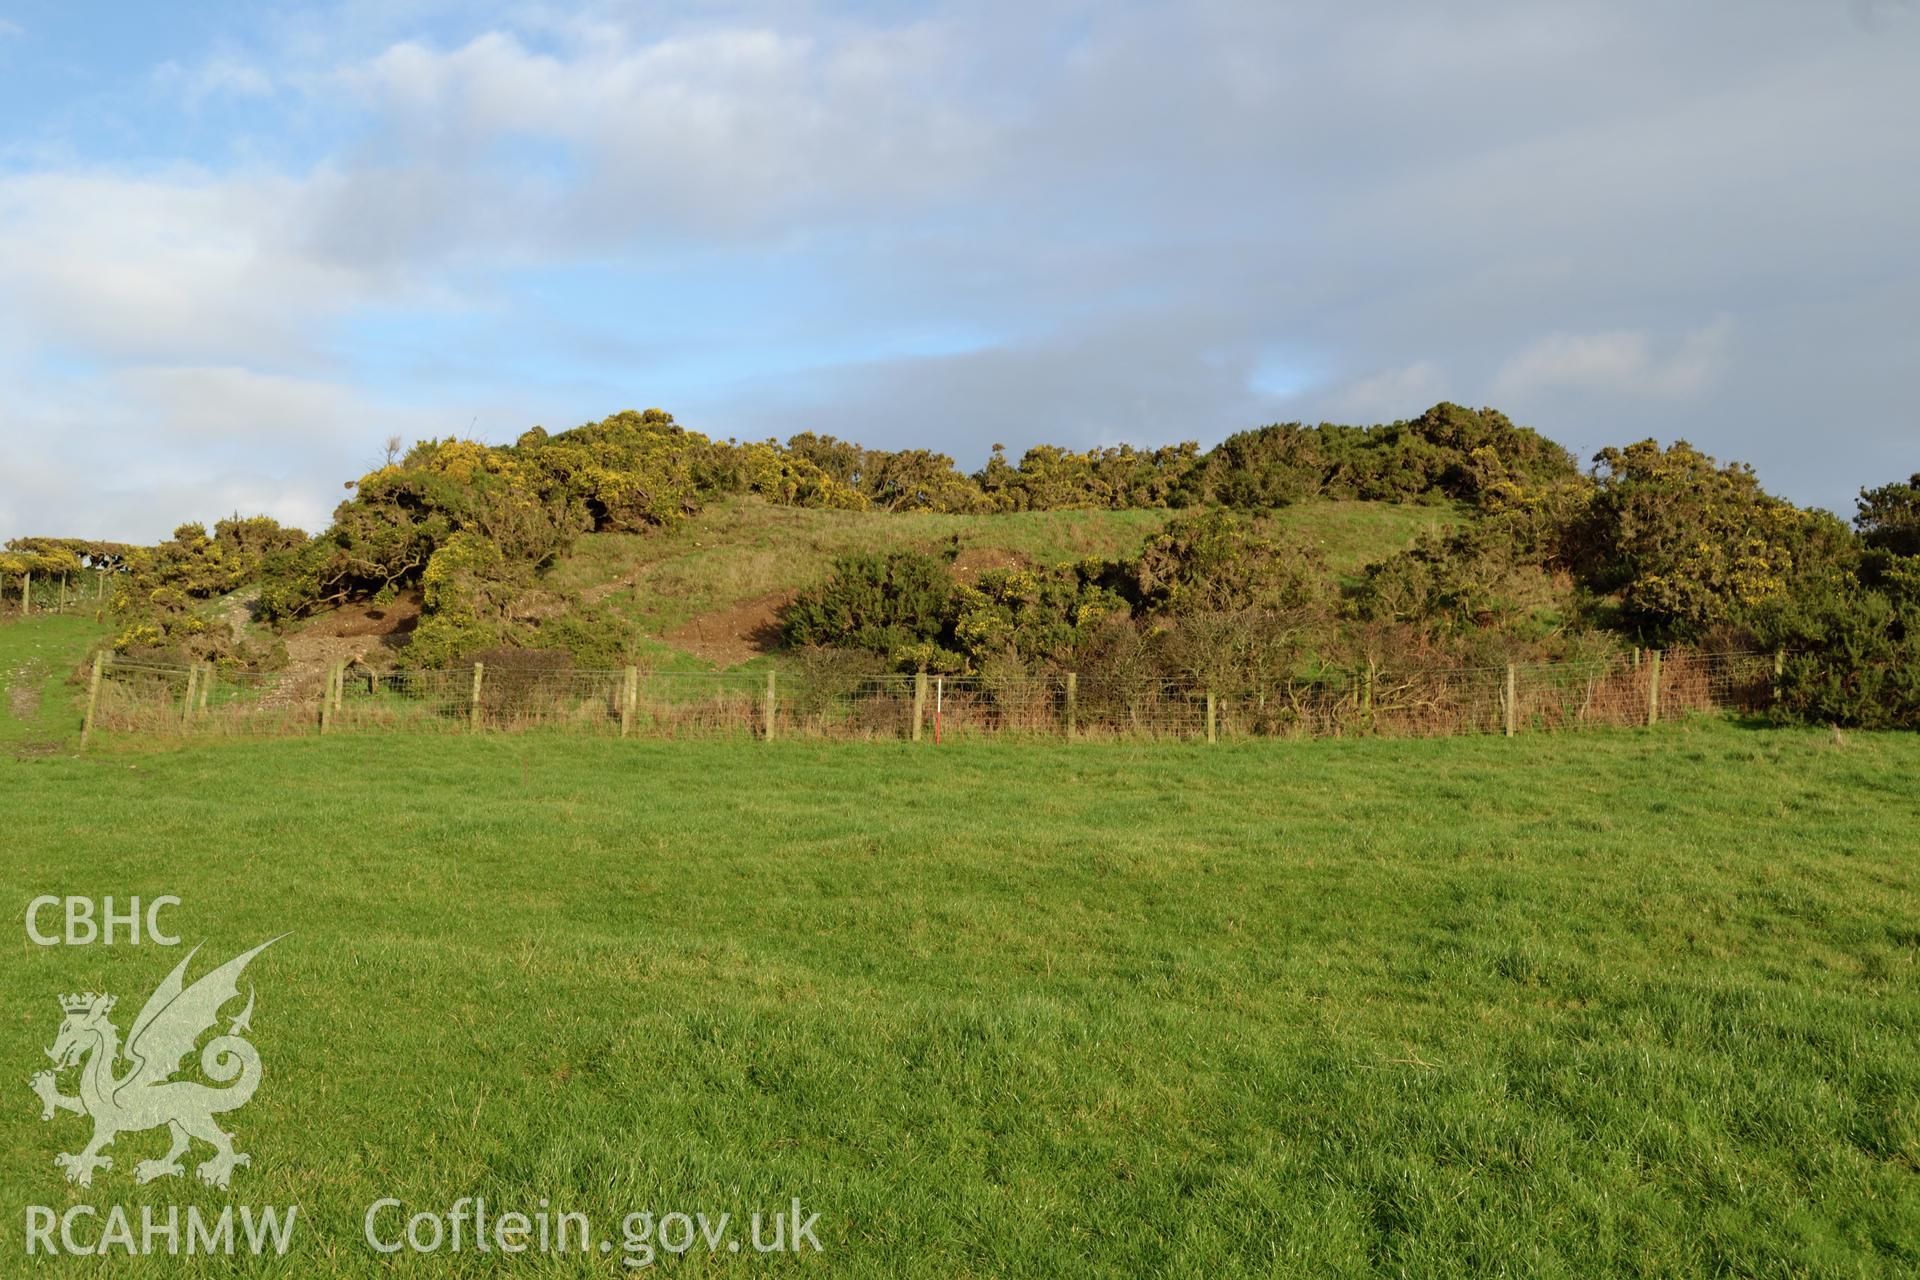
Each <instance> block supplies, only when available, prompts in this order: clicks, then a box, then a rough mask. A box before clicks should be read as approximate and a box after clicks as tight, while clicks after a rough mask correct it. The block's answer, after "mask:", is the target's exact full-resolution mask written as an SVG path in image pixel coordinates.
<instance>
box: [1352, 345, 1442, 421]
mask: <svg viewBox="0 0 1920 1280" xmlns="http://www.w3.org/2000/svg"><path fill="white" fill-rule="evenodd" d="M1446 389H1447V376H1446V372H1445V371H1444V370H1442V369H1441V367H1440V366H1439V365H1438V364H1436V363H1434V362H1433V361H1431V360H1416V361H1414V362H1413V363H1412V364H1409V365H1404V366H1402V367H1401V368H1398V369H1388V370H1385V371H1383V372H1380V373H1376V374H1373V375H1371V376H1370V377H1365V378H1360V379H1358V380H1356V381H1354V382H1350V383H1348V384H1347V385H1345V386H1343V387H1340V388H1338V389H1336V390H1335V391H1333V392H1332V393H1331V394H1330V395H1329V396H1328V397H1327V403H1328V404H1329V405H1330V406H1332V408H1333V409H1334V411H1335V412H1336V413H1338V414H1339V415H1341V418H1342V420H1343V421H1351V422H1389V421H1392V420H1394V419H1397V418H1411V417H1413V416H1414V415H1415V414H1417V413H1419V412H1421V411H1422V410H1425V409H1428V408H1431V407H1432V406H1433V405H1435V404H1437V403H1438V402H1440V401H1441V400H1444V399H1446Z"/></svg>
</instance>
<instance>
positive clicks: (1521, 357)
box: [1493, 317, 1733, 398]
mask: <svg viewBox="0 0 1920 1280" xmlns="http://www.w3.org/2000/svg"><path fill="white" fill-rule="evenodd" d="M1732 333H1733V325H1732V322H1731V321H1730V320H1728V319H1727V318H1726V317H1721V318H1719V319H1716V320H1714V321H1712V322H1711V323H1709V324H1707V325H1705V326H1703V327H1701V328H1699V329H1695V330H1693V331H1692V332H1690V333H1687V334H1685V335H1683V336H1682V337H1681V338H1680V340H1679V341H1678V342H1677V343H1675V344H1674V345H1673V347H1672V349H1671V350H1670V351H1669V352H1667V353H1666V354H1664V355H1663V354H1661V353H1660V352H1658V351H1656V349H1655V342H1654V339H1653V336H1652V335H1651V334H1649V333H1648V332H1646V331H1645V330H1638V329H1622V330H1614V331H1611V332H1605V333H1586V334H1580V333H1552V334H1548V335H1547V336H1546V337H1544V338H1541V339H1540V340H1538V341H1537V342H1534V343H1532V344H1530V345H1528V346H1527V347H1526V348H1524V349H1523V350H1521V351H1520V352H1519V353H1517V354H1516V355H1515V356H1514V357H1513V358H1512V359H1510V360H1508V361H1507V362H1506V364H1505V365H1503V366H1502V367H1501V369H1500V371H1499V372H1498V373H1497V374H1495V375H1494V380H1493V387H1494V391H1495V393H1496V394H1497V395H1500V396H1511V397H1515V398H1524V397H1528V396H1533V395H1537V394H1539V393H1541V392H1545V391H1556V390H1574V391H1589V392H1601V393H1609V394H1618V395H1634V396H1658V397H1670V398H1680V397H1686V396H1696V395H1699V394H1700V393H1701V392H1703V391H1706V390H1708V389H1710V388H1711V387H1712V386H1713V385H1714V383H1715V382H1716V381H1717V380H1718V378H1719V376H1720V374H1721V372H1722V370H1723V369H1724V368H1725V366H1726V363H1727V356H1728V351H1729V348H1730V345H1731V340H1732Z"/></svg>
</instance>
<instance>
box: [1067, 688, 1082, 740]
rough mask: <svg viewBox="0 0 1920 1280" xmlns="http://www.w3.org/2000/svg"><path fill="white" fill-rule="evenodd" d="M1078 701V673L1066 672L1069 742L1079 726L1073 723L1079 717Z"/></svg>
mask: <svg viewBox="0 0 1920 1280" xmlns="http://www.w3.org/2000/svg"><path fill="white" fill-rule="evenodd" d="M1079 701H1080V675H1079V673H1078V672H1075V671H1069V672H1067V741H1069V742H1071V741H1073V735H1074V732H1075V731H1076V730H1077V729H1078V728H1079V726H1078V724H1076V723H1075V722H1076V721H1077V720H1078V718H1079V711H1080V707H1079Z"/></svg>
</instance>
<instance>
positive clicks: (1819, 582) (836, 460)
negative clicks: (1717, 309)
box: [0, 404, 1920, 725]
mask: <svg viewBox="0 0 1920 1280" xmlns="http://www.w3.org/2000/svg"><path fill="white" fill-rule="evenodd" d="M351 487H352V488H353V490H354V493H353V496H352V497H350V498H349V499H348V500H347V501H346V502H344V503H342V504H341V505H340V507H339V509H338V510H337V511H336V512H335V516H334V521H333V523H332V525H331V526H330V527H329V528H327V529H326V530H324V531H322V532H321V533H320V534H318V535H317V536H313V537H309V536H307V535H306V534H305V533H303V532H301V531H299V530H291V529H282V528H280V527H279V526H278V525H276V524H274V522H272V521H271V520H267V519H265V518H260V517H256V518H252V519H240V518H238V517H236V518H234V519H231V520H226V521H221V522H220V523H219V524H217V525H216V526H215V527H214V530H213V531H212V533H211V534H209V533H208V532H207V531H206V530H205V529H203V528H201V527H200V526H197V525H188V526H183V527H182V528H181V529H180V530H178V531H177V532H176V534H175V536H174V538H173V539H171V540H169V541H168V542H166V543H163V544H161V545H160V546H158V547H156V548H152V549H147V550H134V551H125V550H123V549H114V548H108V547H106V546H105V545H104V544H103V545H102V546H101V547H100V548H99V549H98V550H97V552H96V551H94V550H89V549H87V548H86V547H84V546H79V545H75V546H65V547H62V546H54V545H52V544H51V540H26V541H24V542H21V543H15V544H12V548H13V549H12V552H11V554H12V555H13V556H14V558H15V560H16V561H18V562H19V566H20V567H24V566H25V564H26V561H27V560H31V561H32V562H33V564H34V565H36V566H39V567H40V569H41V571H43V572H44V571H46V569H47V568H48V567H49V566H50V565H51V564H52V563H53V562H56V561H58V562H59V563H60V564H62V565H64V564H66V563H67V562H71V563H72V564H74V565H78V564H80V563H82V562H87V563H112V564H114V565H115V567H119V568H123V569H124V570H125V571H124V572H122V573H121V574H120V575H119V578H120V590H119V591H118V592H117V594H116V597H115V602H114V613H115V616H116V621H117V633H116V641H115V643H116V645H117V646H118V647H119V648H120V649H122V650H123V651H127V652H133V653H144V654H150V655H163V654H173V655H176V656H192V657H195V658H202V659H213V660H216V661H225V662H230V663H241V664H253V665H261V664H272V663H274V662H276V661H281V660H283V659H282V657H281V652H282V651H281V649H280V648H279V646H278V644H277V642H276V636H275V633H276V632H284V631H286V630H288V629H290V628H298V627H300V626H301V625H303V622H304V620H305V619H309V618H312V617H314V616H316V615H322V614H325V613H326V612H327V611H329V610H332V609H336V608H339V607H341V606H343V605H354V606H365V607H372V608H379V607H385V606H389V605H393V606H396V608H397V610H398V611H399V612H402V613H405V614H406V615H407V621H408V623H409V625H410V626H412V627H413V630H412V631H411V636H410V640H409V641H408V643H407V646H406V649H405V660H406V661H407V662H408V663H409V664H411V665H446V664H452V663H458V662H465V661H469V660H471V659H472V658H473V657H474V656H476V655H480V654H484V653H488V652H494V651H497V650H500V649H502V648H517V649H538V650H543V651H546V652H547V653H549V654H550V655H552V656H553V657H554V659H555V660H558V661H566V662H575V663H579V664H582V665H590V666H602V667H604V666H613V665H619V664H622V663H625V662H629V661H633V660H636V659H641V660H645V661H648V662H658V661H661V660H663V658H665V659H668V660H671V659H670V655H669V653H668V651H669V650H670V649H671V648H672V647H673V646H672V645H671V644H670V643H669V641H668V639H667V637H669V636H670V634H671V633H672V631H673V629H674V628H675V627H680V626H686V625H689V624H691V623H692V622H694V621H696V620H698V619H699V618H700V617H701V615H702V613H703V610H704V609H722V610H724V609H737V610H744V611H746V613H744V614H743V615H742V617H741V619H739V620H737V621H738V622H739V623H740V624H741V625H745V624H746V623H752V624H753V625H754V626H756V627H757V628H758V630H759V632H760V633H764V634H765V635H766V636H767V637H768V638H769V642H773V641H783V642H784V643H785V644H786V645H787V646H788V647H789V648H790V649H795V650H805V651H808V653H809V654H813V655H816V656H817V655H822V654H824V655H826V656H827V657H829V658H831V659H832V660H833V661H835V662H838V663H840V664H842V665H846V666H849V667H850V668H853V669H873V670H879V669H885V668H895V669H899V668H906V669H921V670H935V671H963V670H964V671H976V672H1005V673H1009V674H1013V673H1020V672H1038V671H1045V670H1049V669H1060V668H1067V667H1071V668H1073V669H1077V670H1080V671H1082V672H1108V673H1116V674H1118V673H1124V674H1128V675H1131V676H1146V677H1151V676H1156V675H1158V676H1174V675H1178V676H1184V677H1189V678H1196V677H1197V678H1204V679H1206V680H1207V681H1208V682H1209V683H1210V684H1216V685H1219V686H1222V687H1223V688H1236V687H1238V688H1247V687H1256V686H1258V685H1260V684H1261V682H1263V681H1270V680H1273V679H1276V678H1282V677H1299V676H1301V675H1303V674H1305V675H1308V676H1311V674H1312V673H1313V672H1315V671H1318V670H1340V669H1344V670H1356V669H1360V668H1363V667H1364V668H1367V669H1369V670H1372V669H1379V668H1392V669H1400V670H1407V669H1412V668H1437V667H1442V666H1447V665H1468V664H1480V663H1486V662H1496V661H1515V660H1520V661H1537V660H1547V659H1554V658H1561V657H1567V656H1576V655H1581V654H1587V653H1592V652H1595V651H1597V650H1601V649H1605V648H1610V647H1616V646H1620V645H1624V644H1650V645H1662V646H1664V645H1668V644H1673V643H1692V644H1700V645H1707V646H1710V647H1719V648H1767V649H1772V648H1776V647H1780V648H1785V649H1787V650H1788V651H1789V659H1788V671H1787V673H1786V678H1785V681H1784V695H1785V696H1784V697H1783V699H1782V700H1781V701H1782V707H1783V709H1784V710H1785V711H1787V712H1789V713H1791V714H1795V715H1800V716H1805V717H1809V718H1820V719H1833V720H1840V721H1845V722H1848V723H1861V724H1892V725H1912V724H1915V723H1920V683H1917V682H1920V675H1916V674H1915V673H1916V671H1920V662H1917V661H1916V659H1917V658H1920V570H1917V569H1916V567H1915V566H1916V565H1917V564H1920V548H1917V547H1916V533H1915V531H1916V529H1920V517H1917V516H1916V511H1917V510H1920V500H1917V499H1916V494H1917V493H1920V477H1916V478H1915V479H1914V481H1912V482H1909V483H1907V484H1895V485H1888V486H1883V487H1882V488H1879V489H1874V490H1870V491H1863V496H1862V502H1861V510H1860V513H1859V517H1858V520H1857V521H1856V525H1857V527H1856V528H1849V527H1848V526H1847V525H1845V524H1843V523H1842V522H1840V521H1839V520H1838V519H1836V518H1834V517H1833V516H1831V515H1829V514H1827V513H1825V512H1820V511H1808V510H1803V509H1801V508H1798V507H1796V506H1794V505H1793V504H1791V503H1789V502H1786V501H1784V500H1782V499H1779V498H1776V497H1773V496H1772V495H1769V494H1767V493H1765V492H1764V491H1763V490H1761V488H1760V486H1759V484H1758V483H1757V481H1756V479H1755V477H1754V475H1753V473H1752V471H1751V470H1750V469H1749V468H1746V467H1744V466H1742V465H1740V464H1738V463H1732V464H1722V463H1720V462H1717V461H1716V460H1715V459H1713V458H1710V457H1708V456H1706V455H1705V454H1702V453H1700V452H1699V451H1698V450H1695V449H1693V448H1692V447H1691V446H1689V445H1687V444H1686V443H1684V442H1679V443H1675V444H1673V445H1671V446H1669V447H1666V448H1662V447H1661V446H1659V445H1658V444H1657V443H1655V442H1653V441H1642V442H1639V443H1636V444H1630V445H1626V446H1623V447H1618V448H1608V449H1605V450H1602V451H1601V452H1600V453H1599V454H1597V455H1596V456H1595V458H1594V459H1593V466H1592V468H1591V470H1590V471H1588V472H1586V473H1583V472H1582V471H1581V470H1580V469H1579V467H1578V465H1577V463H1576V462H1575V460H1574V459H1573V458H1572V456H1571V455H1569V454H1568V453H1567V452H1566V450H1564V449H1562V448H1561V447H1560V446H1558V445H1555V444H1553V443H1552V442H1551V441H1549V440H1547V439H1546V438H1545V437H1543V436H1541V435H1540V434H1538V433H1537V432H1534V431H1532V430H1530V429H1527V428H1524V427H1519V426H1516V425H1515V424H1513V423H1512V422H1511V421H1509V420H1508V419H1507V418H1506V417H1505V416H1503V415H1502V414H1500V413H1498V412H1497V411H1495V410H1491V409H1479V410H1473V409H1466V408H1463V407H1461V406H1458V405H1452V404H1440V405H1436V406H1434V407H1433V408H1432V409H1430V410H1428V411H1427V412H1426V413H1423V414H1421V415H1420V416H1419V417H1417V418H1414V419H1411V420H1407V421H1402V422H1395V423H1390V424H1386V425H1383V426H1377V427H1369V428H1359V427H1347V426H1337V425H1321V426H1317V427H1309V426H1305V425H1302V424H1297V423H1296V424H1282V425H1274V426H1268V427H1262V428H1259V429H1258V430H1254V431H1249V432H1243V433H1241V434H1239V435H1235V436H1232V437H1230V438H1228V439H1227V440H1226V441H1224V442H1222V443H1221V444H1220V445H1219V446H1218V447H1216V448H1214V449H1212V450H1209V451H1206V452H1202V451H1200V450H1199V449H1198V448H1197V447H1196V446H1194V445H1191V444H1187V445H1179V446H1171V447H1167V448H1160V449H1153V450H1136V449H1133V448H1129V447H1126V446H1121V447H1117V448H1109V449H1097V450H1091V451H1087V452H1074V451H1070V450H1065V449H1059V448H1053V447H1039V448H1035V449H1031V450H1029V451H1027V453H1026V454H1025V455H1024V456H1023V457H1022V458H1021V459H1020V460H1019V462H1018V463H1017V464H1016V463H1011V462H1009V461H1008V460H1007V458H1006V456H1005V454H1004V451H1002V450H1000V449H998V448H996V449H995V450H994V453H993V455H992V457H991V458H990V459H989V460H988V462H987V464H986V465H985V466H984V467H983V468H982V469H981V470H979V471H978V472H975V473H973V474H971V475H969V474H965V473H962V472H961V471H960V470H958V469H957V468H956V467H955V465H954V463H953V461H952V459H951V458H948V457H946V456H945V455H942V454H937V453H932V452H930V451H927V450H918V449H915V450H899V451H884V450H872V449H865V448H862V447H860V446H858V445H854V444H850V443H848V442H844V441H840V440H836V439H834V438H833V437H831V436H823V435H816V434H813V433H802V434H800V435H796V436H794V437H792V438H791V439H790V440H788V441H787V443H786V444H785V445H781V444H778V443H775V442H772V441H767V442H756V443H747V444H741V443H737V442H734V441H716V440H711V439H709V438H707V437H705V436H703V435H701V434H699V433H698V432H694V431H690V430H688V429H686V428H684V427H682V426H680V425H679V424H677V423H675V422H674V421H673V419H672V418H671V416H670V415H668V414H666V413H664V412H661V411H659V410H648V411H646V412H645V413H633V412H627V413H621V414H616V415H614V416H613V417H610V418H607V419H605V420H604V421H601V422H597V423H589V424H587V425H585V426H582V427H579V428H576V429H574V430H571V431H565V432H560V433H558V434H552V435H550V434H548V433H547V432H546V431H544V430H542V429H540V428H535V429H533V430H531V431H529V432H527V433H525V434H524V435H522V436H521V437H520V438H519V439H518V440H517V441H515V442H514V443H513V444H511V445H502V446H488V445H484V444H480V443H478V442H475V441H471V440H436V441H425V442H422V443H420V444H418V445H416V446H414V447H413V448H412V449H411V450H407V451H404V452H402V451H401V450H400V449H399V448H398V447H397V443H396V447H395V448H394V449H393V450H392V451H391V456H390V457H389V459H388V461H387V463H386V464H385V465H383V466H381V467H379V468H378V469H376V470H374V471H373V472H371V473H369V474H368V475H366V476H363V477H361V478H360V479H359V480H358V481H356V482H354V483H353V485H352V486H351ZM1343 531H1344V532H1343ZM1356 532H1357V533H1358V535H1359V536H1357V537H1356V536H1352V535H1354V534H1355V533H1356ZM702 534H711V535H712V538H711V543H712V545H711V546H709V545H708V539H707V538H706V537H703V536H701V535H702ZM1330 535H1331V536H1330ZM689 544H691V545H689ZM989 553H991V554H989ZM4 569H5V566H4V565H0V570H4ZM16 571H19V569H18V568H16ZM234 593H243V594H242V597H241V598H244V599H245V600H247V601H248V602H249V607H250V609H251V612H252V615H253V617H254V619H255V620H256V621H257V622H258V623H259V624H260V625H259V626H255V627H252V628H239V629H236V628H234V627H232V626H231V625H229V624H228V621H227V620H226V619H225V618H224V617H222V616H221V615H220V614H217V613H216V612H215V611H214V610H213V609H212V608H210V602H213V601H216V600H219V599H221V598H223V597H229V598H231V597H233V596H234ZM755 610H757V611H758V614H754V611H755ZM748 614H754V616H751V617H749V616H747V615H748ZM762 614H763V615H764V616H759V615H762ZM736 629H737V627H736ZM663 646H664V647H663ZM741 656H742V655H741V654H738V653H735V654H731V655H728V657H729V658H730V659H731V660H738V659H739V657H741ZM809 660H815V658H810V659H809Z"/></svg>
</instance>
